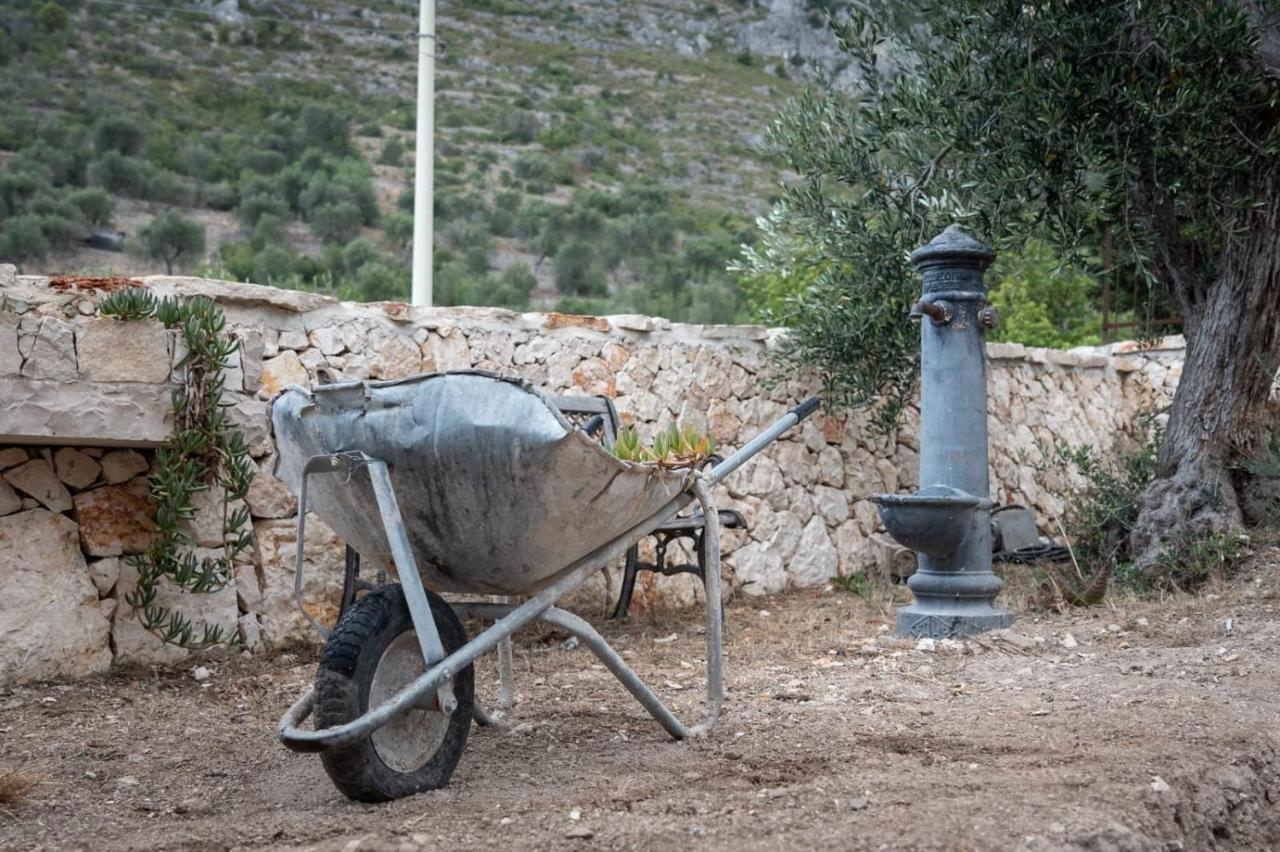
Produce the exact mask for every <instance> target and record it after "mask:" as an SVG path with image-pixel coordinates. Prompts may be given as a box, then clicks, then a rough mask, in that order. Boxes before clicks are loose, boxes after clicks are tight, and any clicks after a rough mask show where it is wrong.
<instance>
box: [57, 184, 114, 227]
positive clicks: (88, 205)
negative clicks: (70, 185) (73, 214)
mask: <svg viewBox="0 0 1280 852" xmlns="http://www.w3.org/2000/svg"><path fill="white" fill-rule="evenodd" d="M67 200H69V201H70V202H71V203H72V204H74V205H75V206H76V207H77V208H78V209H79V210H80V214H81V215H82V216H84V220H85V221H86V222H88V223H89V224H90V225H93V226H94V227H100V226H102V225H106V224H109V223H110V222H111V217H112V215H114V214H115V212H116V200H115V198H114V197H113V196H112V195H111V193H109V192H107V191H106V190H104V189H102V188H101V187H96V186H90V187H85V188H84V189H77V190H76V191H74V192H72V193H71V194H70V195H68V196H67Z"/></svg>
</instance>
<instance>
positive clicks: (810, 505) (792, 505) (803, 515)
mask: <svg viewBox="0 0 1280 852" xmlns="http://www.w3.org/2000/svg"><path fill="white" fill-rule="evenodd" d="M787 496H788V497H789V500H788V505H787V509H788V510H789V511H790V512H791V514H793V515H795V516H796V520H797V521H799V522H800V523H801V524H807V523H809V519H810V518H812V517H813V516H814V515H815V514H817V512H818V507H817V506H816V505H815V504H814V500H813V495H812V494H811V493H809V491H807V490H806V489H804V488H792V489H790V490H789V491H788V492H787Z"/></svg>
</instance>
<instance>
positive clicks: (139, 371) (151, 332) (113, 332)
mask: <svg viewBox="0 0 1280 852" xmlns="http://www.w3.org/2000/svg"><path fill="white" fill-rule="evenodd" d="M76 348H77V350H78V351H79V354H80V374H81V376H83V377H84V378H86V379H88V380H89V381H91V382H146V383H150V384H159V383H162V382H167V381H168V380H169V334H168V332H167V331H165V328H164V326H163V325H161V324H160V323H159V322H156V321H154V320H135V321H128V322H122V321H120V320H116V319H112V318H110V317H101V318H99V319H95V320H92V321H90V322H89V323H87V324H86V325H84V326H81V327H80V330H79V332H78V333H77V335H76Z"/></svg>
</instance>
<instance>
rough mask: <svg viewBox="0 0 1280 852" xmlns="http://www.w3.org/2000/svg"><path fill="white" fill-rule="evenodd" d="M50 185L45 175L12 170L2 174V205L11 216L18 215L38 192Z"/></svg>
mask: <svg viewBox="0 0 1280 852" xmlns="http://www.w3.org/2000/svg"><path fill="white" fill-rule="evenodd" d="M48 185H49V182H48V180H46V179H45V177H44V175H43V174H41V173H39V172H37V171H35V170H30V171H19V170H16V169H14V168H12V167H11V168H10V169H9V170H8V171H5V172H0V205H2V206H3V209H5V210H8V211H9V212H10V215H12V214H14V213H17V212H18V211H19V210H21V209H22V207H23V205H25V204H26V203H27V201H28V200H29V199H30V198H31V197H32V196H34V195H35V194H36V193H37V192H38V191H40V190H41V189H43V188H45V187H47V186H48Z"/></svg>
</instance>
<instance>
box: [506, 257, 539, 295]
mask: <svg viewBox="0 0 1280 852" xmlns="http://www.w3.org/2000/svg"><path fill="white" fill-rule="evenodd" d="M498 283H499V285H500V286H502V287H507V288H510V289H511V290H512V291H514V292H516V293H521V294H523V295H524V296H525V298H526V299H527V298H528V296H529V294H530V293H532V292H533V291H534V288H535V287H537V286H538V278H537V276H536V275H534V274H533V270H532V269H530V268H529V264H527V263H525V262H524V261H523V260H521V261H517V262H516V263H513V264H511V265H510V266H508V267H507V268H506V269H505V270H503V272H502V275H500V276H499V277H498Z"/></svg>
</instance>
